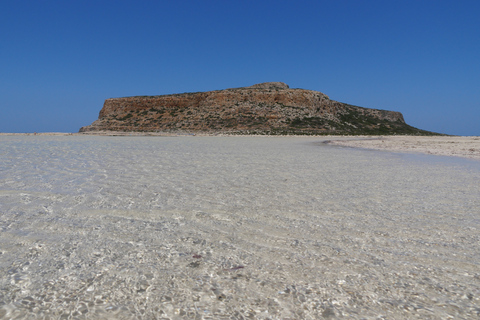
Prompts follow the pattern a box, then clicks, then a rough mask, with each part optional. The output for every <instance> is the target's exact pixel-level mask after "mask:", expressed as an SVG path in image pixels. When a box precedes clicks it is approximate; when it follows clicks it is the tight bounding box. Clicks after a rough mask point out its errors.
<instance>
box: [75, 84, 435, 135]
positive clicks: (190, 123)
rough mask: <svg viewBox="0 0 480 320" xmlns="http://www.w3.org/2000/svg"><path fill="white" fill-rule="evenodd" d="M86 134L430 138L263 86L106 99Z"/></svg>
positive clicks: (303, 93) (386, 116) (397, 116)
mask: <svg viewBox="0 0 480 320" xmlns="http://www.w3.org/2000/svg"><path fill="white" fill-rule="evenodd" d="M88 131H140V132H142V131H143V132H192V133H193V132H204V133H246V134H251V133H259V134H431V133H429V132H427V131H423V130H420V129H416V128H414V127H411V126H409V125H407V124H406V123H405V121H404V119H403V115H402V114H401V113H400V112H394V111H385V110H377V109H369V108H362V107H357V106H353V105H349V104H345V103H341V102H337V101H333V100H330V98H329V97H328V96H327V95H325V94H323V93H321V92H318V91H312V90H304V89H290V88H289V86H288V85H286V84H285V83H282V82H267V83H261V84H256V85H253V86H250V87H244V88H234V89H226V90H217V91H208V92H196V93H183V94H171V95H162V96H137V97H126V98H113V99H107V100H106V101H105V104H104V106H103V108H102V110H101V111H100V115H99V118H98V120H96V121H94V122H93V123H92V124H91V125H89V126H86V127H82V128H80V132H88Z"/></svg>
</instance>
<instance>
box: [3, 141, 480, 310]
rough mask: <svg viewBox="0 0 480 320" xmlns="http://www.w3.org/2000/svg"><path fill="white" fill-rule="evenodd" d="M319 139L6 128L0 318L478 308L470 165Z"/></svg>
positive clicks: (478, 199) (475, 169) (479, 210)
mask: <svg viewBox="0 0 480 320" xmlns="http://www.w3.org/2000/svg"><path fill="white" fill-rule="evenodd" d="M320 141H321V138H313V137H302V138H300V137H285V138H280V137H83V136H69V137H46V136H35V137H32V136H27V137H25V136H11V137H8V136H0V160H1V161H0V214H1V221H0V231H1V232H0V318H3V319H12V318H18V319H30V318H31V319H35V318H53V319H57V318H69V317H70V318H75V319H108V318H110V319H135V318H138V319H156V318H166V319H168V318H171V319H185V318H187V319H188V318H191V319H196V318H199V319H201V318H204V319H221V318H229V317H232V318H234V319H242V318H247V319H248V318H251V319H280V318H285V319H289V318H290V319H309V318H311V319H318V318H321V317H323V318H335V317H340V318H350V319H363V318H365V319H378V318H382V317H384V318H390V319H415V318H418V319H429V318H430V319H438V318H447V317H449V316H450V317H453V318H460V319H461V318H464V319H472V318H478V317H479V316H480V307H479V305H480V250H479V249H478V248H479V244H480V236H479V234H480V232H479V231H480V183H479V182H480V165H479V164H478V162H474V161H470V162H469V161H463V160H453V158H443V157H434V156H413V155H402V154H394V153H387V152H372V151H365V150H356V149H350V148H338V147H331V146H325V145H322V144H321V143H319V142H320Z"/></svg>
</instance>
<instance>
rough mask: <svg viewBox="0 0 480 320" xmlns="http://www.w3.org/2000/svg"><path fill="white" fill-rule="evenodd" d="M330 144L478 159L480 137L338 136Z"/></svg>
mask: <svg viewBox="0 0 480 320" xmlns="http://www.w3.org/2000/svg"><path fill="white" fill-rule="evenodd" d="M331 143H332V144H335V145H342V146H349V147H360V148H368V149H376V150H388V151H395V152H417V153H426V154H435V155H443V156H457V157H464V158H471V159H478V160H480V137H453V136H432V137H426V136H384V137H378V136H370V137H352V138H348V137H347V138H339V139H338V140H332V142H331Z"/></svg>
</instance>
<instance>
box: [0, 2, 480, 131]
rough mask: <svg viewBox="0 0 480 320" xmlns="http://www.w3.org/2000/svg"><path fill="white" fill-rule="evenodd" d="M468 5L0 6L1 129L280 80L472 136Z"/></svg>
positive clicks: (477, 107)
mask: <svg viewBox="0 0 480 320" xmlns="http://www.w3.org/2000/svg"><path fill="white" fill-rule="evenodd" d="M478 17H480V1H478V0H473V1H470V0H461V1H459V0H455V1H454V0H452V1H442V0H435V1H433V0H432V1H424V0H415V1H410V0H402V1H399V0H375V1H373V0H372V1H371V0H362V1H358V0H331V1H320V0H317V1H302V0H296V1H284V0H276V1H269V0H268V1H262V0H255V1H250V0H242V1H236V0H228V1H226V0H217V1H213V0H196V1H193V0H190V1H181V0H178V1H160V0H159V1H122V0H116V1H100V0H96V1H80V0H79V1H64V0H62V1H48V0H43V1H40V0H38V1H24V0H16V1H13V0H12V1H9V0H4V1H0V30H1V31H0V97H1V99H0V132H35V131H36V132H50V131H54V132H77V131H78V129H79V128H80V127H82V126H85V125H88V124H90V123H91V122H93V121H94V120H96V119H97V117H98V113H99V111H100V109H101V108H102V106H103V102H104V100H105V99H107V98H113V97H124V96H133V95H159V94H169V93H181V92H196V91H208V90H217V89H225V88H231V87H240V86H248V85H253V84H255V83H260V82H267V81H282V82H285V83H287V84H289V85H290V87H292V88H304V89H311V90H317V91H321V92H323V93H325V94H327V95H328V96H329V97H330V98H331V99H333V100H337V101H341V102H346V103H350V104H354V105H358V106H362V107H369V108H377V109H386V110H395V111H400V112H402V113H403V115H404V117H405V120H406V121H407V123H409V124H410V125H413V126H415V127H418V128H421V129H425V130H431V131H436V132H442V133H448V134H456V135H480V19H479V18H478Z"/></svg>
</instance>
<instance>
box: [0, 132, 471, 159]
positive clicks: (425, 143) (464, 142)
mask: <svg viewBox="0 0 480 320" xmlns="http://www.w3.org/2000/svg"><path fill="white" fill-rule="evenodd" d="M83 135H87V136H89V135H97V136H160V137H179V136H199V137H208V136H212V137H213V136H237V137H238V136H245V137H247V136H248V137H250V136H258V137H289V136H292V137H318V138H322V139H323V140H325V141H324V142H325V143H327V144H329V145H335V146H343V147H353V148H364V149H373V150H384V151H390V152H406V153H422V154H431V155H440V156H454V157H462V158H468V159H475V160H480V137H479V136H395V135H394V136H341V135H312V136H310V135H308V136H302V135H247V134H245V135H242V134H228V133H211V134H209V133H189V132H184V133H181V132H176V133H174V132H109V131H95V132H76V133H64V132H39V133H0V136H83Z"/></svg>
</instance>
